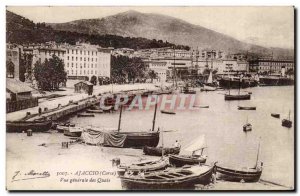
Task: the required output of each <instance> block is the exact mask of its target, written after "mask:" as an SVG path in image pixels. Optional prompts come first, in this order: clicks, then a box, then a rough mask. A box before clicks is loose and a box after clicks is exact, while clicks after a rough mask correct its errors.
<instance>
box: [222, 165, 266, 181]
mask: <svg viewBox="0 0 300 196" xmlns="http://www.w3.org/2000/svg"><path fill="white" fill-rule="evenodd" d="M217 172H218V178H220V179H223V180H227V181H234V182H240V181H242V180H243V181H245V182H257V181H258V180H259V179H260V176H261V173H262V168H261V167H257V168H241V169H232V168H228V167H223V166H218V165H217Z"/></svg>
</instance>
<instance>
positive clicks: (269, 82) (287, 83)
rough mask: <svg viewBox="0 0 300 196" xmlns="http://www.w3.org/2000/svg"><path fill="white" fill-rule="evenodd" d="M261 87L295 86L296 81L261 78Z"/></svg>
mask: <svg viewBox="0 0 300 196" xmlns="http://www.w3.org/2000/svg"><path fill="white" fill-rule="evenodd" d="M259 83H260V85H261V86H290V85H294V80H293V79H291V78H280V77H277V78H276V77H262V78H259Z"/></svg>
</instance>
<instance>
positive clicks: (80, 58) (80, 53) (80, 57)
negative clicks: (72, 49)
mask: <svg viewBox="0 0 300 196" xmlns="http://www.w3.org/2000/svg"><path fill="white" fill-rule="evenodd" d="M80 54H82V50H80ZM80 59H81V57H80Z"/></svg>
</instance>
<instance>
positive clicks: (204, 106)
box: [193, 105, 209, 108]
mask: <svg viewBox="0 0 300 196" xmlns="http://www.w3.org/2000/svg"><path fill="white" fill-rule="evenodd" d="M193 107H195V108H209V106H208V105H194V106H193Z"/></svg>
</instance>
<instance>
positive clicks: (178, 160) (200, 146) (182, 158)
mask: <svg viewBox="0 0 300 196" xmlns="http://www.w3.org/2000/svg"><path fill="white" fill-rule="evenodd" d="M206 147H207V146H206V141H205V136H204V135H201V136H199V137H198V138H197V139H196V140H194V141H193V142H191V144H190V145H189V146H187V147H185V148H184V151H188V152H191V153H192V154H191V155H171V156H170V157H169V162H170V164H171V165H174V166H175V167H182V166H184V165H199V164H203V163H205V162H206V158H207V157H206V156H204V155H203V150H204V148H206ZM199 151H201V153H200V154H197V152H199Z"/></svg>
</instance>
